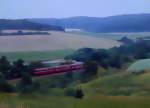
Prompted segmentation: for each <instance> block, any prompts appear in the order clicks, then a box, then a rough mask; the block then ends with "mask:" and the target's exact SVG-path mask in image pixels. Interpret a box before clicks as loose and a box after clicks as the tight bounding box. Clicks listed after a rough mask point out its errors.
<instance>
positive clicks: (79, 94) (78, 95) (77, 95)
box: [74, 87, 84, 99]
mask: <svg viewBox="0 0 150 108" xmlns="http://www.w3.org/2000/svg"><path fill="white" fill-rule="evenodd" d="M83 96H84V94H83V91H82V89H81V88H80V87H79V88H77V89H76V91H75V95H74V97H75V98H78V99H82V98H83Z"/></svg>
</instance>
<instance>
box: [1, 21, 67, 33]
mask: <svg viewBox="0 0 150 108" xmlns="http://www.w3.org/2000/svg"><path fill="white" fill-rule="evenodd" d="M0 29H1V30H9V29H11V30H58V31H64V29H63V28H62V27H60V26H51V25H46V24H38V23H33V22H30V21H28V20H4V19H1V20H0Z"/></svg>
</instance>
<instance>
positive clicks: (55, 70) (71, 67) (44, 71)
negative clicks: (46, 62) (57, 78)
mask: <svg viewBox="0 0 150 108" xmlns="http://www.w3.org/2000/svg"><path fill="white" fill-rule="evenodd" d="M81 69H83V63H82V62H75V63H72V64H67V65H60V66H55V67H47V68H37V69H35V70H34V72H33V74H34V75H35V76H42V75H51V74H59V73H66V72H71V71H75V70H81Z"/></svg>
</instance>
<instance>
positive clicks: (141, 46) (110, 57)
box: [68, 40, 150, 69]
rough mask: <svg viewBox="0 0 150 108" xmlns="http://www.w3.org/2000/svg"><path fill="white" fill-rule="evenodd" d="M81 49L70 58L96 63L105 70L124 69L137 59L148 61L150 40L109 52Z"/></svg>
mask: <svg viewBox="0 0 150 108" xmlns="http://www.w3.org/2000/svg"><path fill="white" fill-rule="evenodd" d="M87 49H88V48H86V49H80V50H77V51H76V52H75V53H74V54H72V55H70V56H68V58H69V59H74V60H77V61H82V62H86V61H96V62H97V63H98V65H99V66H101V67H103V68H106V69H107V68H109V67H112V68H122V66H124V64H126V63H129V62H131V61H133V60H136V59H146V58H149V55H150V40H139V41H137V42H135V43H133V44H129V45H122V46H120V47H114V48H111V49H108V50H105V49H88V51H87Z"/></svg>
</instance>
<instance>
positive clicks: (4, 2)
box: [0, 0, 150, 19]
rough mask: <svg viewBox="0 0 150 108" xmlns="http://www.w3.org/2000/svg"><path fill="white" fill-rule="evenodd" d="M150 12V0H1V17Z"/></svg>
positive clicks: (111, 14) (58, 16)
mask: <svg viewBox="0 0 150 108" xmlns="http://www.w3.org/2000/svg"><path fill="white" fill-rule="evenodd" d="M137 13H150V0H0V18H7V19H20V18H64V17H73V16H91V17H106V16H113V15H120V14H137Z"/></svg>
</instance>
